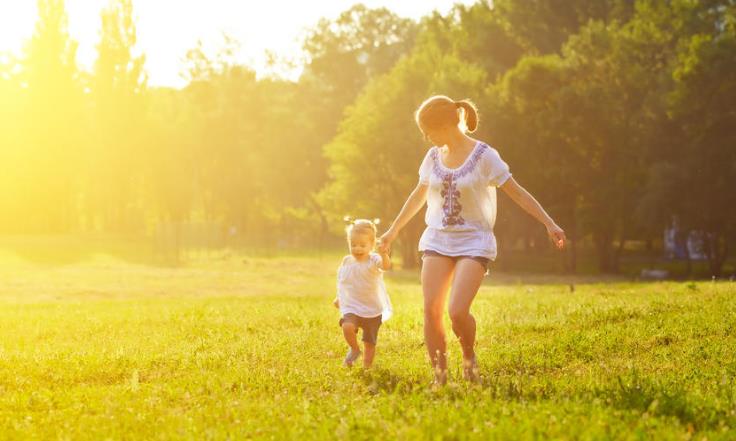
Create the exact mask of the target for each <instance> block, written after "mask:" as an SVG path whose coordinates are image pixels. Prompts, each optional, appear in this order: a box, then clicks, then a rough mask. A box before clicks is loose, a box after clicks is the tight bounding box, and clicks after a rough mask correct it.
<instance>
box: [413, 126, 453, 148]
mask: <svg viewBox="0 0 736 441" xmlns="http://www.w3.org/2000/svg"><path fill="white" fill-rule="evenodd" d="M419 130H420V131H421V132H422V135H424V139H425V140H427V141H429V142H431V143H432V144H434V145H436V146H443V145H445V144H447V133H448V131H449V130H448V128H447V127H439V128H438V127H433V128H430V127H423V126H421V125H420V126H419Z"/></svg>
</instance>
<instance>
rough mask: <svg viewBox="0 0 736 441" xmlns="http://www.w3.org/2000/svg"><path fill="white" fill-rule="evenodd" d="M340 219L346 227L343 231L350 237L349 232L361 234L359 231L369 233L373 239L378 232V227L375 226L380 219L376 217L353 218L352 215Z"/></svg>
mask: <svg viewBox="0 0 736 441" xmlns="http://www.w3.org/2000/svg"><path fill="white" fill-rule="evenodd" d="M342 220H343V221H344V222H345V225H346V228H345V231H346V232H347V233H348V237H350V235H351V234H353V233H356V234H361V233H369V234H371V235H372V236H373V239H374V240H375V237H376V234H377V233H378V228H376V225H378V224H379V223H380V222H381V220H380V219H378V218H374V219H372V220H371V219H355V218H354V217H352V216H345V217H343V218H342Z"/></svg>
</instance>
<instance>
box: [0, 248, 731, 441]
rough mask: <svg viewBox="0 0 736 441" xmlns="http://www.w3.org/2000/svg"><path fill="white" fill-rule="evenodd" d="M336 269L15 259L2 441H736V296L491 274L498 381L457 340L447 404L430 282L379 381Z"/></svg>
mask: <svg viewBox="0 0 736 441" xmlns="http://www.w3.org/2000/svg"><path fill="white" fill-rule="evenodd" d="M338 261H339V256H338V255H334V256H333V255H328V256H324V257H322V258H320V259H318V258H309V257H298V256H297V257H288V258H283V257H282V258H279V257H273V258H265V257H259V258H247V257H242V256H236V255H230V256H222V257H220V258H216V257H210V258H209V259H208V260H206V261H205V260H202V261H198V262H192V263H190V264H189V265H187V266H185V267H181V268H178V269H175V268H165V267H155V266H147V265H143V264H137V263H130V262H123V261H119V260H116V259H113V258H110V257H106V256H104V255H88V256H85V259H84V260H80V261H75V262H68V263H65V264H63V265H58V264H47V263H38V262H34V263H28V262H27V261H26V260H24V259H21V258H18V257H15V256H14V255H12V254H7V253H6V254H2V253H0V283H2V285H0V439H44V440H45V439H54V440H55V439H73V440H80V439H81V440H84V439H95V440H98V439H108V438H110V439H172V438H176V439H181V438H184V439H197V440H200V439H248V438H258V439H319V440H323V439H333V438H337V439H351V440H356V439H392V438H403V439H413V438H421V439H489V438H490V439H493V438H500V439H504V438H522V439H538V438H563V439H678V440H679V439H685V438H693V439H703V438H707V439H709V440H715V439H724V440H726V439H734V438H736V386H735V384H736V355H735V352H734V348H736V284H734V283H728V282H723V283H710V282H697V283H696V282H686V283H655V284H642V283H636V284H634V283H624V282H616V283H588V284H580V283H578V285H576V289H575V291H574V292H570V289H569V287H568V284H567V280H564V279H562V278H553V279H549V280H546V282H549V283H547V284H544V285H530V284H529V285H528V284H525V280H524V279H520V278H519V277H518V276H513V277H508V276H503V275H500V276H498V277H496V276H495V275H494V276H492V277H491V278H490V279H489V280H488V283H487V284H485V285H484V286H483V287H482V288H481V292H480V294H479V296H478V298H477V300H476V302H475V303H474V306H473V313H474V314H475V316H476V317H477V320H478V323H479V332H478V334H479V336H478V355H479V360H480V364H481V374H482V376H483V383H482V384H481V385H468V384H465V383H464V382H462V381H461V380H459V379H458V378H459V372H458V371H459V360H460V353H459V347H458V345H457V343H456V342H455V340H454V339H451V343H452V344H451V346H450V348H451V349H450V361H451V366H452V368H451V376H452V378H451V382H450V384H449V385H448V386H447V387H445V388H444V389H442V390H439V391H433V390H431V389H430V388H429V387H428V384H429V381H430V379H431V372H430V370H429V368H428V363H427V358H426V355H425V351H424V347H423V343H422V310H421V304H422V303H421V290H420V286H419V284H418V281H417V276H416V273H415V272H403V273H402V272H399V273H391V274H389V275H388V276H387V284H388V287H389V291H390V294H391V296H392V300H393V303H394V307H395V311H396V315H395V317H394V318H393V319H391V320H390V321H389V322H387V323H386V324H384V326H383V327H382V329H381V332H380V334H379V343H378V355H377V359H376V364H375V366H374V368H373V369H372V370H370V371H364V370H363V369H361V368H354V369H352V370H348V369H344V368H342V367H341V365H340V364H341V361H342V358H343V356H344V353H345V350H346V346H345V344H344V342H343V341H342V338H341V335H340V332H339V328H338V327H337V319H338V316H337V311H336V310H335V309H334V308H333V307H332V306H331V304H330V302H331V300H332V297H333V295H334V272H335V266H336V265H337V263H338ZM531 280H535V281H538V279H531ZM542 281H545V280H542ZM578 282H580V281H578ZM448 329H449V328H448Z"/></svg>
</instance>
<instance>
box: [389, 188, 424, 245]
mask: <svg viewBox="0 0 736 441" xmlns="http://www.w3.org/2000/svg"><path fill="white" fill-rule="evenodd" d="M428 188H429V186H428V185H427V184H425V183H422V182H420V183H418V184H417V186H416V187H414V190H412V192H411V194H410V195H409V197H408V198H407V199H406V202H404V206H403V207H401V211H399V214H398V216H396V219H394V221H393V222H392V223H391V226H390V227H389V229H388V231H386V232H385V233H383V235H382V236H381V239H380V245H379V246H380V247H381V248H382V249H383V250H385V251H388V249H389V248H391V242H393V241H394V240H395V239H396V237H397V236H398V235H399V231H401V229H402V228H404V226H405V225H406V224H407V223H409V221H410V220H411V218H413V217H414V215H415V214H417V212H418V211H419V210H421V208H422V207H423V206H424V203H425V202H426V201H427V189H428Z"/></svg>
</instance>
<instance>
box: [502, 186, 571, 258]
mask: <svg viewBox="0 0 736 441" xmlns="http://www.w3.org/2000/svg"><path fill="white" fill-rule="evenodd" d="M500 188H501V190H503V191H504V192H505V193H506V194H507V195H509V197H510V198H511V199H512V200H513V201H514V202H516V203H517V204H518V205H519V206H520V207H521V208H523V209H524V211H526V212H527V213H529V214H531V215H532V217H534V218H535V219H536V220H538V221H539V222H541V223H542V224H543V225H544V226H545V228H547V234H548V235H549V237H550V239H552V242H554V244H555V245H556V246H557V248H559V249H562V248H564V247H565V242H566V241H567V239H566V238H565V232H564V231H563V230H562V228H560V227H559V226H558V225H557V224H556V223H555V221H554V220H552V218H551V217H550V216H549V214H547V212H546V211H544V208H542V205H541V204H540V203H539V202H537V200H536V199H534V196H532V195H531V194H529V192H528V191H526V189H525V188H524V187H522V186H521V185H519V183H518V182H516V180H515V179H514V178H513V177H510V178H508V179H507V180H506V182H504V183H503V185H501V187H500Z"/></svg>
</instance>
